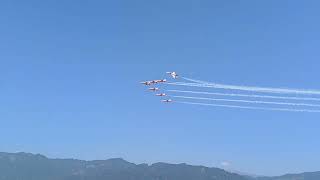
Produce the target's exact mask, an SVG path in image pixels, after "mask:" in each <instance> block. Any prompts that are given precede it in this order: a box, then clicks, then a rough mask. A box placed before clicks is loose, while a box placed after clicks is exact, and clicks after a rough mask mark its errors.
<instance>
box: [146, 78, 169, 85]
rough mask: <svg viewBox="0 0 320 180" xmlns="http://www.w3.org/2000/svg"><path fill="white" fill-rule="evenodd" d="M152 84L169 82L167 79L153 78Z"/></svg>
mask: <svg viewBox="0 0 320 180" xmlns="http://www.w3.org/2000/svg"><path fill="white" fill-rule="evenodd" d="M150 82H151V83H152V84H157V83H164V82H167V80H166V79H159V80H152V81H150Z"/></svg>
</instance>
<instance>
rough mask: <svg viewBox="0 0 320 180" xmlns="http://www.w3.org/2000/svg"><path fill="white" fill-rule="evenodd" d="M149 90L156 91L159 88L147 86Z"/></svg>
mask: <svg viewBox="0 0 320 180" xmlns="http://www.w3.org/2000/svg"><path fill="white" fill-rule="evenodd" d="M149 90H150V91H158V90H159V88H149Z"/></svg>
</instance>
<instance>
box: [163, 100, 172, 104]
mask: <svg viewBox="0 0 320 180" xmlns="http://www.w3.org/2000/svg"><path fill="white" fill-rule="evenodd" d="M161 101H162V102H165V103H169V102H172V100H171V99H166V100H161Z"/></svg>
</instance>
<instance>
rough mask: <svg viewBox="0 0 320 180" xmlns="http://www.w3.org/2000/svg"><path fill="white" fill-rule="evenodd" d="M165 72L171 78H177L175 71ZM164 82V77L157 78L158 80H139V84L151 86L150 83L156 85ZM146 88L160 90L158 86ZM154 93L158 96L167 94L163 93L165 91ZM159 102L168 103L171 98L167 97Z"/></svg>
mask: <svg viewBox="0 0 320 180" xmlns="http://www.w3.org/2000/svg"><path fill="white" fill-rule="evenodd" d="M166 74H168V75H170V76H171V77H172V78H173V79H177V78H178V74H177V73H176V72H166ZM166 82H167V80H166V79H159V80H150V81H143V82H141V84H143V85H146V86H152V85H157V84H161V83H166ZM148 90H150V91H153V92H155V91H160V88H158V87H150V88H148ZM155 95H156V96H159V97H165V96H167V94H165V93H157V94H155ZM161 102H164V103H170V102H172V100H171V99H168V98H167V99H161Z"/></svg>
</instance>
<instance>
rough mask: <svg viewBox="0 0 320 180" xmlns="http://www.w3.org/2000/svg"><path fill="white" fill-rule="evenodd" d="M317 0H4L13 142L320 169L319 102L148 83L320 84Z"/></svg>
mask: <svg viewBox="0 0 320 180" xmlns="http://www.w3.org/2000/svg"><path fill="white" fill-rule="evenodd" d="M319 5H320V4H319V2H318V1H308V2H302V1H286V0H284V1H276V0H271V1H253V0H252V1H249V0H247V1H241V2H240V1H233V0H229V1H188V0H187V1H185V0H184V1H179V0H177V1H143V0H138V1H128V0H120V1H102V0H101V1H99V0H97V1H85V0H79V1H77V2H76V3H75V2H74V1H51V2H44V1H36V0H32V1H18V0H17V1H2V2H0V22H1V23H0V39H1V41H0V62H1V66H0V93H1V96H0V97H1V103H0V124H1V126H0V136H1V137H2V138H1V145H0V147H1V148H0V150H1V151H8V152H16V151H26V152H33V153H42V154H45V155H48V156H49V157H61V158H64V157H67V158H70V157H73V158H80V159H105V158H112V157H123V158H125V159H126V160H129V161H132V162H135V163H141V162H147V163H153V162H158V161H163V162H171V163H180V162H186V163H190V164H201V165H206V166H218V167H219V166H220V167H221V165H220V164H221V163H222V162H229V164H230V165H229V166H230V167H229V168H232V169H236V170H240V171H244V172H250V173H255V174H263V175H278V174H283V173H287V172H302V171H316V170H320V168H319V165H318V162H319V161H320V156H319V152H320V141H319V140H318V137H319V136H320V132H319V128H318V127H319V126H320V122H319V114H316V113H292V112H271V111H252V110H239V109H225V108H213V107H200V106H188V105H181V104H171V105H169V106H168V105H164V104H162V103H160V102H159V101H158V99H157V98H156V97H153V96H152V95H150V94H149V93H148V92H147V91H146V90H145V87H143V86H141V85H139V84H138V83H137V82H140V81H141V80H145V79H158V78H161V77H165V74H164V72H166V71H171V70H174V71H177V72H179V73H180V74H183V75H184V76H186V77H192V78H195V79H202V80H207V81H212V82H219V83H226V84H238V85H254V86H267V87H269V86H270V87H292V88H302V89H320V85H319V83H318V82H319V79H318V77H319V57H320V51H319V50H318V47H319V42H320V35H319V33H318V32H319V31H320V26H319V23H318V17H319V15H320V12H319V11H318V7H319Z"/></svg>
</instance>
